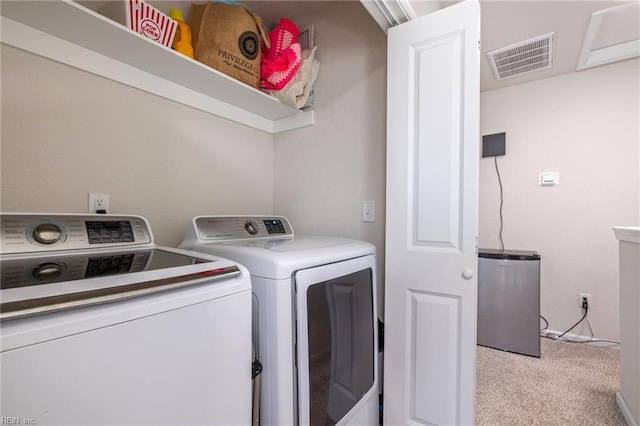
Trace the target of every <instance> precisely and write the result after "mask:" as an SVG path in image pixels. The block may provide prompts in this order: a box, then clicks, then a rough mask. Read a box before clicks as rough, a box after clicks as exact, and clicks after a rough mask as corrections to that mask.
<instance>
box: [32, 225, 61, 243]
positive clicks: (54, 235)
mask: <svg viewBox="0 0 640 426" xmlns="http://www.w3.org/2000/svg"><path fill="white" fill-rule="evenodd" d="M31 234H32V235H33V238H35V240H36V241H37V242H39V243H41V244H53V243H57V242H58V241H60V238H62V229H61V228H60V227H59V226H58V225H56V224H55V223H42V224H40V225H38V226H36V227H35V228H34V229H33V232H32V233H31Z"/></svg>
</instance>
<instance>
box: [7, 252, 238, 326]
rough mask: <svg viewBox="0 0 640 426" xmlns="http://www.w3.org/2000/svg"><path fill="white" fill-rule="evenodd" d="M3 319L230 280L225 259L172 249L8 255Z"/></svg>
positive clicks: (233, 268)
mask: <svg viewBox="0 0 640 426" xmlns="http://www.w3.org/2000/svg"><path fill="white" fill-rule="evenodd" d="M1 266H2V288H1V290H0V299H1V300H2V303H1V304H0V319H7V318H15V317H21V316H27V315H33V314H39V313H44V312H52V311H58V310H63V309H69V308H76V307H80V306H86V305H94V304H99V303H105V302H114V301H119V300H124V299H128V298H132V297H137V296H143V295H146V294H151V293H157V292H160V291H166V290H170V289H175V288H179V287H183V286H190V285H195V284H202V283H204V282H210V281H217V280H223V279H231V278H233V277H235V276H238V275H240V274H241V272H242V270H241V267H239V266H238V265H236V264H235V263H233V262H230V261H228V260H226V259H219V258H216V257H214V256H207V255H199V256H197V255H196V254H195V253H192V252H186V251H184V250H177V249H169V248H163V249H159V248H154V249H147V248H139V249H130V250H127V251H123V250H117V251H116V250H86V251H84V252H75V251H69V252H67V253H61V254H57V253H56V255H55V256H52V255H43V254H38V255H31V256H27V255H25V256H17V255H13V256H8V257H3V258H2V262H1Z"/></svg>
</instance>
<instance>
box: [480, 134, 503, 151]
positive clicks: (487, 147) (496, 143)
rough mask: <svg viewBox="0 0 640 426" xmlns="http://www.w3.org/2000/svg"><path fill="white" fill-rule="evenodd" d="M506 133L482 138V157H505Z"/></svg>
mask: <svg viewBox="0 0 640 426" xmlns="http://www.w3.org/2000/svg"><path fill="white" fill-rule="evenodd" d="M506 135H507V134H506V133H504V132H502V133H494V134H493V135H485V136H483V137H482V157H497V156H498V155H505V151H506V149H505V140H506Z"/></svg>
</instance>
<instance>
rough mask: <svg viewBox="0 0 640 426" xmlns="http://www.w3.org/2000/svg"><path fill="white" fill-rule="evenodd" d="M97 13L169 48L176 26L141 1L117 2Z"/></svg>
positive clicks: (108, 4)
mask: <svg viewBox="0 0 640 426" xmlns="http://www.w3.org/2000/svg"><path fill="white" fill-rule="evenodd" d="M98 12H100V13H101V14H102V15H104V16H106V17H108V18H111V19H113V20H114V21H116V22H119V23H121V24H122V25H125V26H127V27H128V28H130V29H131V30H133V31H135V32H137V33H139V34H142V35H143V36H145V37H147V38H150V39H151V40H153V41H157V42H158V43H160V44H162V45H164V46H167V47H169V48H170V47H171V43H172V42H173V37H174V36H175V35H176V28H177V27H178V24H177V22H176V21H174V20H173V19H171V18H169V17H168V16H167V15H165V14H164V13H162V12H160V11H159V10H158V9H156V8H155V7H153V6H151V5H149V4H147V3H145V2H144V1H142V0H117V1H111V2H109V3H107V4H106V5H105V6H104V7H102V8H101V9H100V10H99V11H98Z"/></svg>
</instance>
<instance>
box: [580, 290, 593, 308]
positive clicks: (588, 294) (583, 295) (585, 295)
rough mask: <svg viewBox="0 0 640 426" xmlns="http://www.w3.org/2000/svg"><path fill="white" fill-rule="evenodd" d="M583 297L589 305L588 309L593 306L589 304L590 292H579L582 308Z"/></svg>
mask: <svg viewBox="0 0 640 426" xmlns="http://www.w3.org/2000/svg"><path fill="white" fill-rule="evenodd" d="M584 299H587V306H588V307H589V309H591V308H593V305H592V304H591V293H580V305H579V306H580V307H581V308H582V301H583V300H584Z"/></svg>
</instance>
